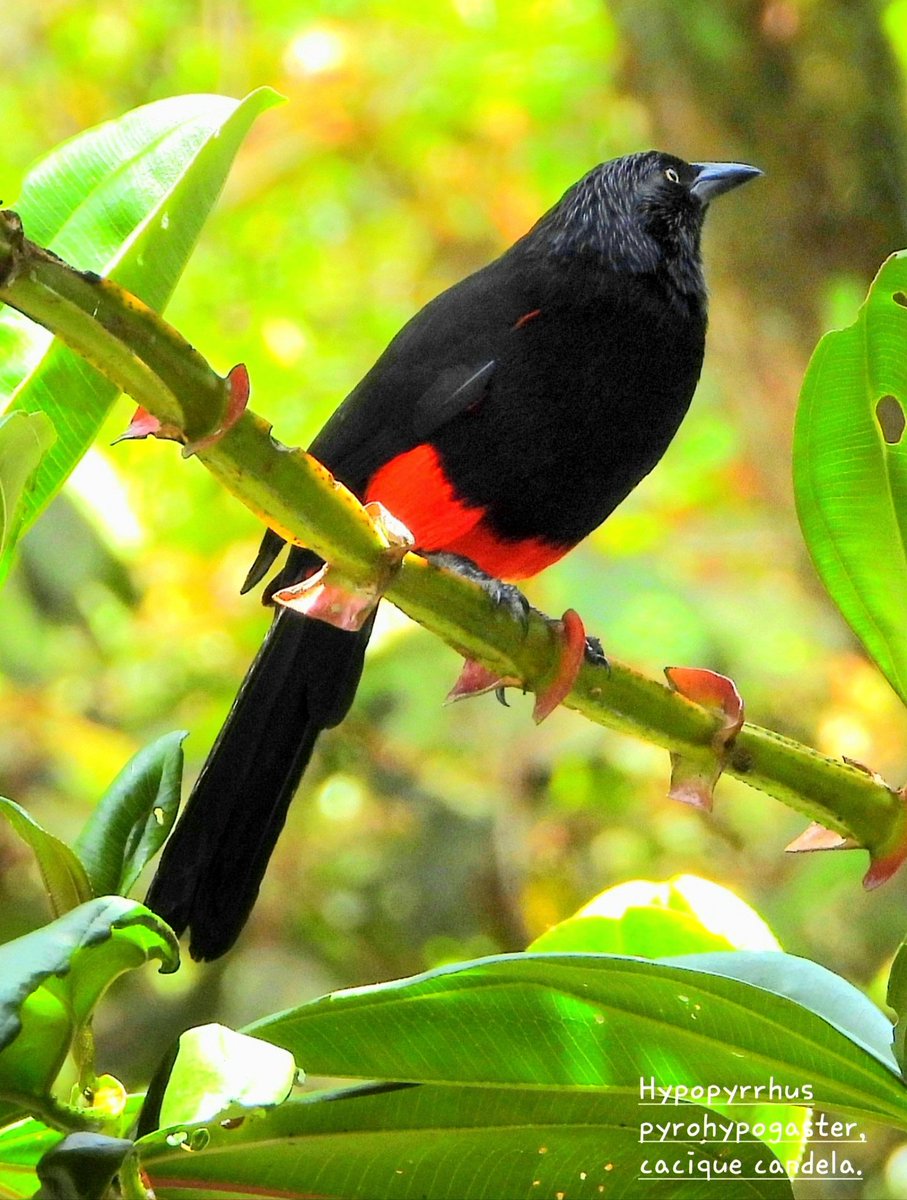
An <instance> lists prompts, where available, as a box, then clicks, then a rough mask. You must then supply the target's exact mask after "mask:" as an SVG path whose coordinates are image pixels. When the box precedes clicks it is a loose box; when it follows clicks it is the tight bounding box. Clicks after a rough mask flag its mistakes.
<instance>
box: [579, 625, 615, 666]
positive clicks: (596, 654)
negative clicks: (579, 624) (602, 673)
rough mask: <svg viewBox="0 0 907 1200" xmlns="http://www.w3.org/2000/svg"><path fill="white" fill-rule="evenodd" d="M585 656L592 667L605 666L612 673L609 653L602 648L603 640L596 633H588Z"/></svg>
mask: <svg viewBox="0 0 907 1200" xmlns="http://www.w3.org/2000/svg"><path fill="white" fill-rule="evenodd" d="M583 657H584V658H585V660H586V662H587V663H588V664H589V666H590V667H604V668H605V670H606V671H607V672H608V674H609V675H610V674H611V663H610V662H609V660H608V656H607V654H605V652H604V650H603V649H602V644H601V642H600V641H599V639H598V638H597V637H595V636H594V634H591V633H589V634H587V635H586V645H585V648H584V650H583Z"/></svg>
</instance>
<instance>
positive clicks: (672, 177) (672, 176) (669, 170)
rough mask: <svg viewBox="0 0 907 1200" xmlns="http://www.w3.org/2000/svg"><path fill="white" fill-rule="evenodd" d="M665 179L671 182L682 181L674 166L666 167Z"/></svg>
mask: <svg viewBox="0 0 907 1200" xmlns="http://www.w3.org/2000/svg"><path fill="white" fill-rule="evenodd" d="M665 179H667V180H668V181H669V182H670V183H680V176H679V175H678V174H677V172H676V171H675V170H674V168H673V167H665Z"/></svg>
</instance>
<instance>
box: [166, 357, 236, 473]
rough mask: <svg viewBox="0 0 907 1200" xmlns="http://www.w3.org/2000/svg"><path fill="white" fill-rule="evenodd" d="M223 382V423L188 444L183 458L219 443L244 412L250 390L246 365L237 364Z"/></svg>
mask: <svg viewBox="0 0 907 1200" xmlns="http://www.w3.org/2000/svg"><path fill="white" fill-rule="evenodd" d="M225 382H226V384H227V407H226V408H225V409H224V419H223V421H222V422H221V423H220V425H219V426H218V428H217V429H215V430H214V432H213V433H206V434H205V436H204V437H201V438H199V439H198V441H195V442H191V443H189V444H188V445H187V446H186V447H185V448H184V449H183V458H189V457H190V455H192V454H197V453H198V451H199V450H204V449H205V448H206V447H208V446H212V445H213V444H214V443H215V442H219V441H220V439H221V438H222V437H223V436H224V434H225V433H226V432H227V431H228V430H229V429H232V428H233V426H234V425H235V424H236V422H237V421H238V420H239V418H240V417H241V416H242V415H243V413H244V412H245V411H246V405H247V404H248V403H249V391H250V388H251V384H250V382H249V371H248V369H247V367H246V364H245V363H237V364H236V366H235V367H232V368H231V369H230V370H229V371H228V372H227V377H226V380H225Z"/></svg>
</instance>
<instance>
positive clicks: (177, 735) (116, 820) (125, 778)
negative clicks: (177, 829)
mask: <svg viewBox="0 0 907 1200" xmlns="http://www.w3.org/2000/svg"><path fill="white" fill-rule="evenodd" d="M185 737H186V734H185V732H184V731H183V730H180V729H178V730H176V731H175V732H173V733H165V734H164V736H163V737H159V738H158V739H157V741H156V742H152V743H151V744H150V745H148V746H143V747H142V749H141V750H139V752H138V753H137V754H135V755H134V756H133V757H132V758H131V759H130V760H129V762H128V763H127V764H126V766H125V767H124V768H123V770H122V771H121V772H120V773H119V775H118V776H117V777H116V779H115V780H114V781H113V783H112V784H111V785H110V787H109V788H108V790H107V792H106V793H105V794H104V796H103V797H102V798H101V800H100V801H99V802H98V805H97V807H96V808H95V810H94V812H93V813H92V814H91V816H90V817H89V819H88V821H87V822H86V824H85V828H84V829H83V830H82V832H81V833H80V834H79V837H78V840H77V841H76V851H77V852H78V855H79V857H80V859H81V860H82V862H83V863H84V864H85V869H86V871H87V872H88V877H89V878H90V880H91V883H92V886H93V887H94V891H95V894H96V895H99V896H100V895H114V894H118V893H125V892H128V891H129V889H130V887H132V885H133V883H135V881H136V879H137V878H138V876H139V873H140V872H141V870H142V868H143V867H144V866H145V864H146V863H147V862H148V861H149V859H150V858H151V857H152V856H153V855H154V854H156V853H157V851H158V850H159V849H160V847H161V846H162V845H163V843H164V841H165V839H166V837H167V834H168V833H169V832H170V827H171V825H172V824H173V822H174V820H175V818H176V812H177V809H178V808H179V802H180V786H181V783H182V778H183V740H184V738H185Z"/></svg>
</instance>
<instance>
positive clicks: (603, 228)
mask: <svg viewBox="0 0 907 1200" xmlns="http://www.w3.org/2000/svg"><path fill="white" fill-rule="evenodd" d="M761 174H762V172H761V171H760V170H759V169H758V167H751V166H748V165H746V164H745V163H723V162H696V163H688V162H685V161H684V160H683V159H682V158H677V157H676V156H675V155H673V154H664V153H662V152H661V151H657V150H648V151H645V152H643V153H640V154H628V155H626V156H625V157H623V158H614V159H611V160H610V161H609V162H605V163H601V164H600V165H599V166H597V167H594V168H593V169H592V170H591V171H590V172H589V173H588V174H587V175H585V176H584V177H583V178H582V179H581V180H580V181H579V183H576V184H574V185H573V187H572V188H570V189H569V190H568V191H567V192H566V193H565V195H564V196H563V197H562V199H561V200H560V201H559V202H558V204H556V205H555V206H554V208H552V209H551V210H550V211H549V212H547V213H546V214H545V216H544V217H543V218H542V219H541V221H539V223H538V225H537V226H536V227H535V230H533V234H532V235H530V236H533V235H535V237H536V238H540V240H541V241H542V242H543V243H544V244H546V245H547V247H548V248H550V249H552V250H554V251H555V252H556V253H565V254H575V253H590V252H591V253H593V254H595V255H597V256H599V257H600V258H603V259H604V260H605V262H606V264H607V265H608V266H610V267H612V268H614V269H616V270H620V271H629V272H632V273H634V274H645V273H658V272H667V274H668V275H669V276H670V277H671V279H672V281H673V283H674V285H675V286H676V287H677V288H679V289H680V290H681V291H684V292H701V291H703V282H702V269H701V265H700V254H699V240H700V234H701V232H702V222H703V218H704V216H705V212H706V209H707V207H708V205H709V203H710V201H712V200H714V199H715V198H716V197H717V196H721V195H723V194H724V193H725V192H729V191H730V190H731V189H732V188H735V187H739V186H740V184H742V183H746V182H747V181H748V180H750V179H755V178H756V177H757V176H759V175H761Z"/></svg>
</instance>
